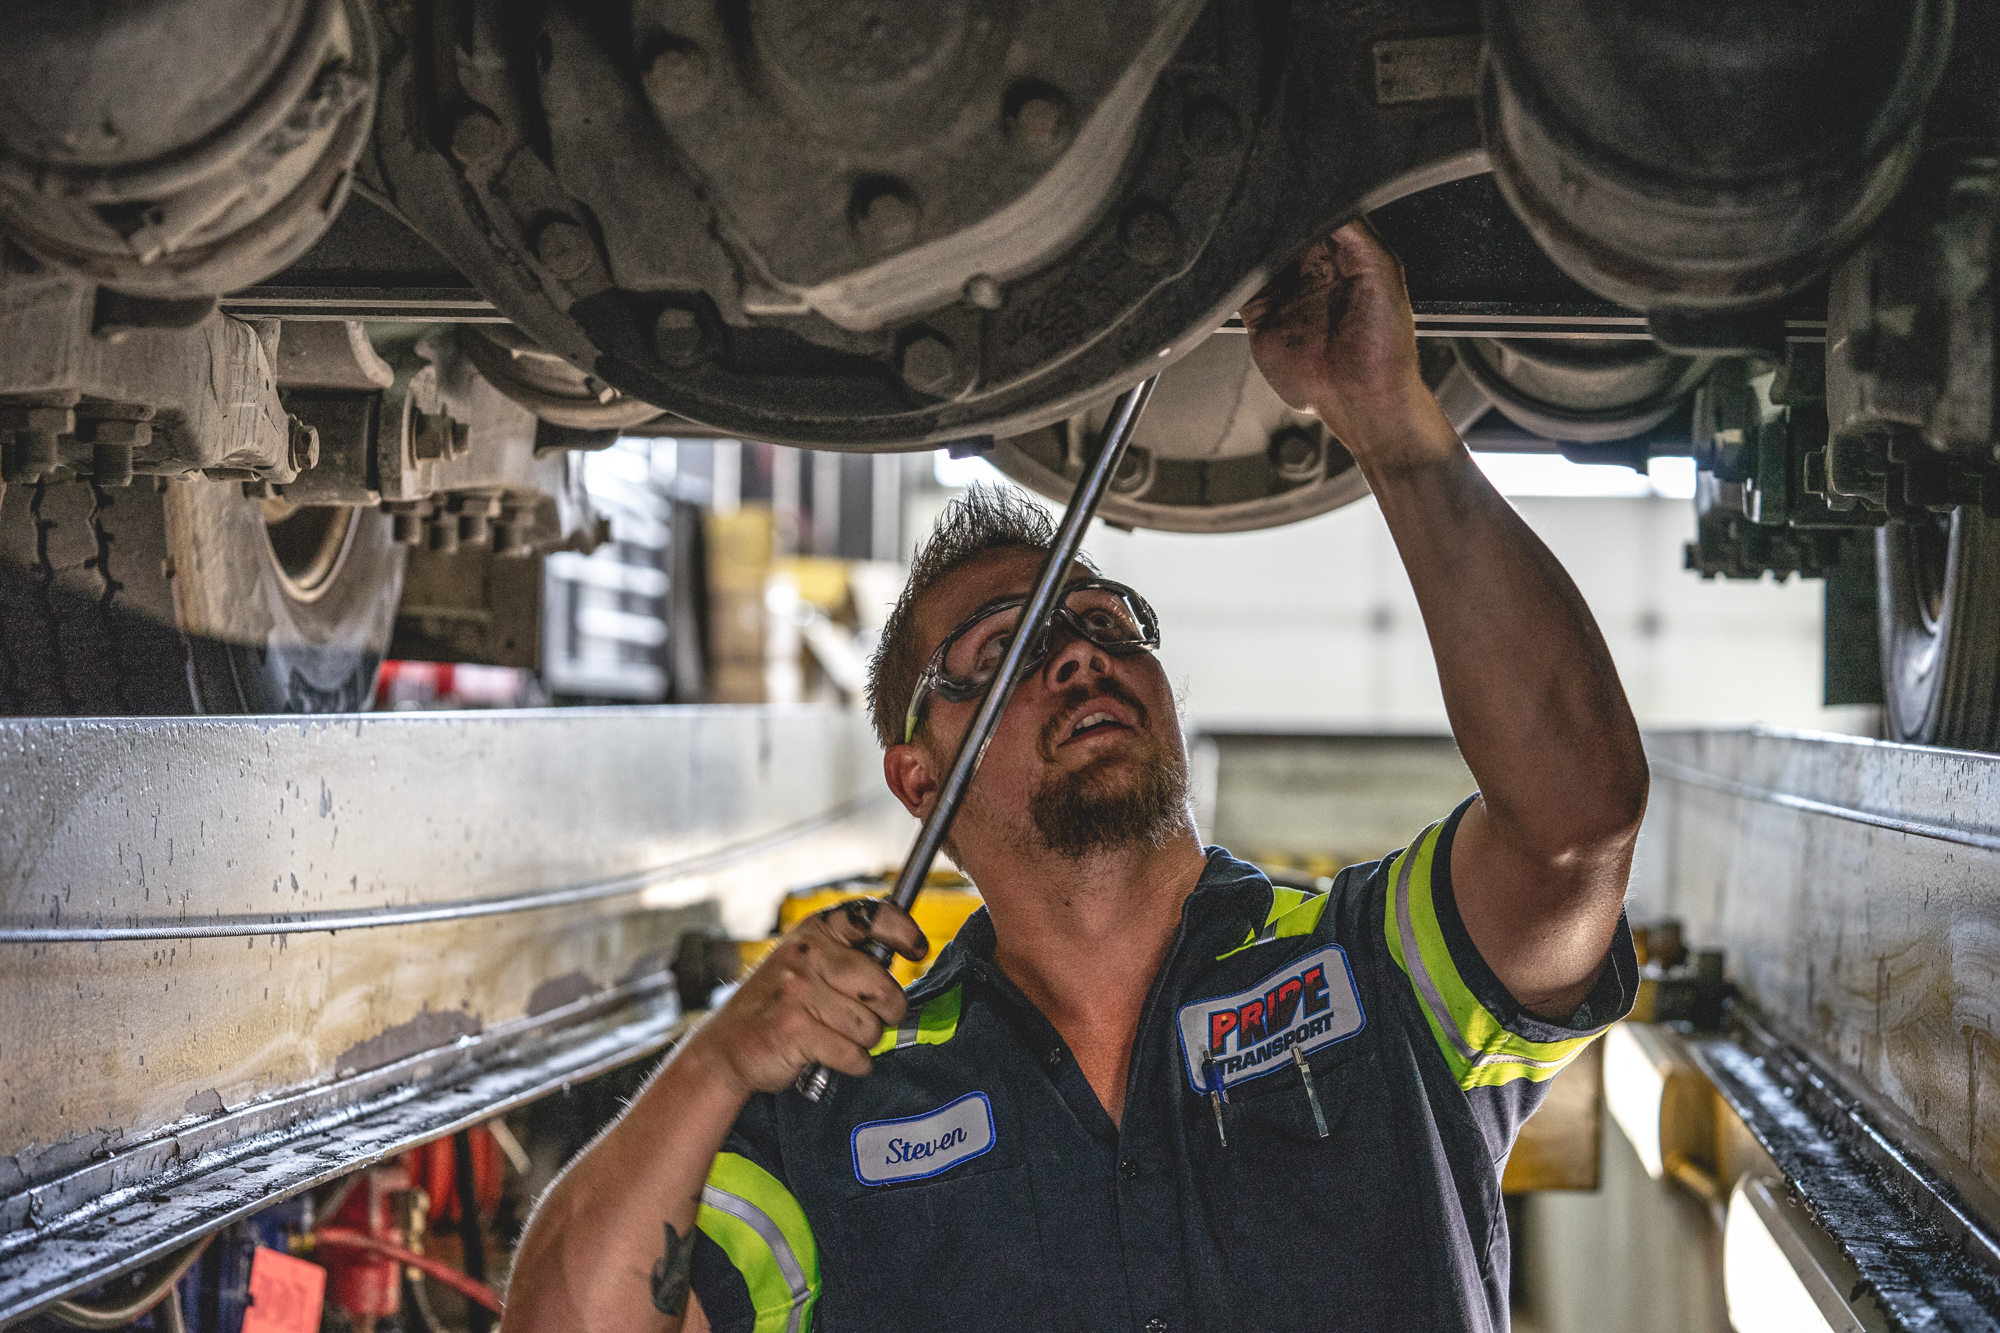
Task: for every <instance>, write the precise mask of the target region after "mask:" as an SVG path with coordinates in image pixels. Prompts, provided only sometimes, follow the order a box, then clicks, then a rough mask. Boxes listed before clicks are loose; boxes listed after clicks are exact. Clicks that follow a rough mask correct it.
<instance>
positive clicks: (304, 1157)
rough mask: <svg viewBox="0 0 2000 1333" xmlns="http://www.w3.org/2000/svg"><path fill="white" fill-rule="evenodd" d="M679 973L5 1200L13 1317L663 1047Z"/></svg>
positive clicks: (6, 1307) (3, 1238) (4, 1240)
mask: <svg viewBox="0 0 2000 1333" xmlns="http://www.w3.org/2000/svg"><path fill="white" fill-rule="evenodd" d="M678 1019H679V1006H678V1004H677V1003H676V1001H675V997H674V992H673V985H672V980H671V977H670V976H668V975H666V974H662V973H655V974H653V975H651V976H649V977H646V978H642V979H641V980H640V981H638V982H635V983H632V984H628V985H623V986H619V987H615V988H613V989H612V990H610V991H607V992H605V993H604V994H603V995H601V996H593V997H588V998H584V999H579V1000H575V1001H572V1002H571V1003H569V1004H567V1005H563V1006H561V1007H560V1008H558V1009H556V1010H554V1011H552V1012H550V1013H548V1014H544V1015H539V1016H537V1017H535V1018H531V1019H524V1020H521V1021H518V1022H516V1023H511V1024H507V1025H504V1026H502V1027H499V1028H495V1029H492V1030H489V1031H488V1032H486V1033H483V1034H481V1035H480V1036H478V1037H469V1038H466V1039H464V1040H461V1041H459V1042H456V1043H454V1044H453V1045H451V1046H450V1047H447V1048H444V1049H442V1050H434V1051H425V1052H421V1053H419V1054H417V1055H413V1056H409V1057H407V1058H405V1059H403V1060H399V1061H397V1062H395V1063H394V1064H391V1065H387V1066H384V1067H382V1068H380V1069H377V1070H372V1071H370V1072H368V1073H366V1074H361V1075H355V1076H350V1077H346V1078H342V1079H338V1080H335V1081H333V1082H332V1083H329V1084H327V1085H325V1086H323V1087H319V1088H315V1089H311V1090H308V1091H305V1092H301V1093H298V1094H295V1095H292V1096H289V1097H285V1098H280V1099H277V1100H274V1101H272V1102H269V1103H266V1104H262V1105H259V1106H256V1107H252V1108H247V1109H245V1110H243V1111H239V1112H235V1113H233V1114H230V1115H226V1116H222V1117H218V1118H217V1119H216V1120H214V1121H211V1122H208V1123H206V1124H197V1125H191V1126H189V1127H187V1128H185V1129H183V1130H181V1131H180V1132H177V1133H175V1134H172V1135H170V1136H166V1137H163V1138H161V1139H159V1140H156V1141H154V1142H152V1143H149V1144H146V1145H142V1146H140V1147H136V1148H133V1149H130V1150H125V1151H114V1152H111V1153H109V1154H108V1155H106V1156H105V1157H103V1158H102V1159H100V1160H97V1161H93V1162H91V1163H89V1164H88V1165H85V1166H82V1167H79V1168H77V1169H76V1170H74V1171H72V1172H69V1173H68V1174H66V1175H64V1176H62V1177H59V1178H57V1179H55V1180H52V1181H50V1182H48V1183H47V1184H45V1185H43V1186H41V1187H39V1188H37V1189H33V1190H29V1191H25V1192H24V1193H22V1194H20V1195H17V1196H15V1197H14V1198H11V1199H9V1200H7V1201H6V1203H5V1204H4V1205H0V1324H5V1323H7V1322H8V1321H10V1320H13V1319H17V1318H20V1317H21V1316H23V1315H26V1314H29V1313H31V1312H33V1311H34V1310H36V1309H38V1308H40V1307H42V1306H45V1305H47V1304H48V1303H49V1302H50V1301H54V1300H58V1299H60V1298H62V1297H63V1296H65V1295H69V1294H73V1293H76V1292H79V1291H83V1290H86V1289H88V1288H89V1287H91V1286H94V1285H95V1284H97V1283H99V1282H102V1281H103V1280H104V1279H105V1278H107V1277H111V1276H114V1275H116V1274H117V1273H120V1272H123V1271H125V1270H128V1269H131V1268H134V1267H137V1266H139V1265H141V1264H145V1263H149V1262H152V1261H154V1260H156V1259H158V1258H159V1257H161V1256H162V1255H165V1254H167V1253H169V1252H171V1251H172V1250H174V1249H175V1248H177V1247H179V1246H181V1245H184V1244H186V1243H187V1241H188V1240H189V1239H190V1238H194V1237H198V1236H200V1235H203V1234H205V1233H207V1232H209V1231H212V1230H214V1229H215V1228H217V1227H220V1226H224V1225H226V1224H227V1223H229V1222H231V1221H234V1220H236V1219H237V1218H240V1217H244V1216H246V1215H248V1214H250V1213H252V1212H255V1211H256V1210H257V1209H259V1208H262V1207H265V1206H267V1205H269V1204H270V1203H273V1202H276V1201H278V1200H280V1199H283V1198H285V1197H287V1196H289V1195H292V1194H296V1193H298V1192H299V1191H300V1190H304V1189H309V1188H311V1187H312V1186H314V1185H317V1184H320V1183H322V1182H324V1181H327V1180H330V1179H332V1178H333V1177H335V1176H338V1175H341V1174H344V1173H346V1172H349V1171H353V1170H356V1169H358V1168H359V1167H362V1166H365V1165H367V1164H369V1163H371V1162H375V1161H379V1160H380V1159H382V1158H383V1157H386V1156H388V1155H390V1154H391V1153H394V1152H397V1151H400V1150H401V1149H403V1148H406V1147H409V1146H410V1145H412V1144H415V1143H420V1142H423V1141H426V1140H429V1139H433V1138H437V1137H439V1136H440V1135H443V1134H448V1133H450V1132H452V1131H453V1130H456V1129H461V1128H464V1127H465V1126H466V1125H468V1124H472V1123H476V1122H477V1121H480V1120H484V1119H487V1118H488V1117H491V1116H493V1115H497V1114H499V1113H501V1112H503V1111H505V1110H507V1109H508V1108H510V1107H512V1106H517V1105H519V1104H521V1103H523V1102H527V1101H531V1100H533V1099H534V1098H536V1097H539V1096H542V1095H544V1094H546V1093H549V1092H553V1091H555V1090H556V1089H558V1088H560V1087H564V1086H567V1085H568V1084H570V1083H572V1082H578V1081H581V1080H583V1079H587V1078H591V1077H593V1076H595V1075H596V1074H599V1073H602V1072H604V1071H606V1070H608V1069H612V1068H615V1067H616V1066H618V1065H620V1064H623V1063H625V1062H627V1061H630V1060H634V1059H638V1058H640V1057H642V1056H645V1055H648V1054H651V1053H652V1052H654V1051H657V1050H659V1049H660V1048H661V1047H662V1046H663V1045H665V1044H666V1042H667V1041H668V1040H669V1038H670V1036H671V1035H672V1033H673V1030H674V1028H675V1025H676V1023H677V1021H678Z"/></svg>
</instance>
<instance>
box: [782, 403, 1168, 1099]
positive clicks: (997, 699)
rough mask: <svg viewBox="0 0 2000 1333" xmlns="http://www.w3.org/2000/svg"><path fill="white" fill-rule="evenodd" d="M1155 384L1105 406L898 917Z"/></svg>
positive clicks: (881, 955) (897, 896)
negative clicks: (1105, 415) (1093, 445)
mask: <svg viewBox="0 0 2000 1333" xmlns="http://www.w3.org/2000/svg"><path fill="white" fill-rule="evenodd" d="M1159 378H1160V377H1159V376H1158V375H1154V376H1152V377H1150V378H1148V379H1144V380H1141V381H1140V382H1139V383H1137V384H1135V385H1133V386H1132V387H1131V388H1129V389H1127V390H1126V391H1125V392H1124V393H1122V394H1120V395H1119V396H1118V398H1117V399H1116V400H1115V401H1114V402H1113V403H1112V404H1111V416H1110V418H1109V419H1108V420H1106V421H1105V423H1104V431H1103V433H1102V434H1101V435H1100V436H1099V437H1098V444H1097V453H1096V456H1095V457H1094V458H1092V459H1091V460H1090V461H1089V462H1088V463H1087V464H1086V465H1085V467H1084V470H1083V476H1082V477H1080V478H1079V479H1078V480H1077V483H1076V492H1075V494H1073V495H1071V496H1070V500H1069V507H1068V508H1067V509H1066V510H1064V512H1063V520H1062V526H1061V527H1059V528H1057V529H1056V540H1055V544H1054V545H1052V546H1050V547H1049V554H1048V558H1047V559H1046V560H1045V561H1043V562H1042V572H1041V573H1040V574H1038V575H1037V576H1036V578H1035V587H1034V591H1033V592H1031V593H1029V594H1028V604H1027V605H1026V606H1025V607H1023V608H1022V609H1021V624H1020V626H1019V627H1018V628H1017V629H1016V630H1015V631H1014V637H1013V639H1012V641H1010V642H1009V643H1008V645H1007V655H1006V656H1005V657H1003V658H1001V659H1000V669H999V670H998V671H996V672H994V673H993V679H992V681H991V682H990V683H988V685H987V686H986V693H985V694H984V695H982V696H981V698H980V700H979V711H978V712H977V713H975V714H973V717H972V725H971V726H970V727H969V728H967V729H966V733H965V739H964V740H962V741H960V742H959V745H958V755H957V757H956V758H954V759H953V760H952V762H951V771H950V772H949V773H948V774H947V775H946V776H945V780H944V786H943V787H942V788H940V789H939V791H938V799H937V804H935V805H933V806H932V807H931V812H930V813H929V814H928V815H926V816H924V822H923V827H922V828H920V829H918V830H917V840H916V843H915V844H914V845H913V846H912V847H911V848H910V854H909V856H908V857H907V858H906V859H905V860H904V862H903V869H902V872H901V873H900V874H898V875H897V876H896V888H895V891H894V892H892V893H891V894H890V895H889V901H890V902H892V903H894V904H895V905H896V906H897V907H898V908H900V909H901V910H902V911H904V912H907V911H909V910H910V908H911V906H912V905H914V904H915V903H916V901H917V894H918V893H920V892H921V891H922V890H923V887H924V880H925V879H926V878H927V877H928V876H929V875H930V873H931V863H932V862H934V861H936V860H937V854H938V849H939V848H941V847H943V846H944V840H945V837H946V835H947V834H949V833H950V832H951V821H952V819H953V817H954V816H956V815H957V814H958V807H959V806H960V805H962V804H964V802H965V793H966V791H967V790H968V789H969V788H970V787H971V786H972V778H973V775H974V774H976V773H978V772H979V763H980V761H981V760H982V759H984V758H985V757H986V747H987V746H988V745H990V744H991V743H992V741H993V733H994V732H995V731H997V730H998V729H999V727H1000V715H1001V714H1002V713H1004V712H1006V711H1007V701H1008V700H1009V699H1011V698H1013V696H1014V686H1015V685H1016V683H1017V679H1016V678H1017V677H1018V676H1019V675H1020V674H1021V663H1022V662H1023V661H1024V660H1025V659H1026V657H1027V655H1028V649H1029V648H1030V647H1031V646H1032V645H1033V644H1035V643H1036V642H1038V641H1039V640H1040V639H1041V637H1042V635H1043V633H1045V632H1046V631H1047V629H1048V627H1049V622H1050V621H1051V620H1052V619H1054V617H1055V611H1056V601H1057V597H1056V594H1057V593H1058V592H1060V591H1061V589H1062V585H1063V581H1064V579H1065V578H1066V577H1067V575H1068V573H1069V567H1070V564H1071V562H1072V561H1074V560H1075V559H1076V553H1077V551H1078V550H1079V549H1080V548H1081V547H1082V546H1083V533H1084V529H1085V528H1088V527H1089V526H1090V520H1091V519H1092V517H1094V516H1095V515H1096V513H1097V505H1098V502H1099V501H1100V500H1102V499H1103V498H1104V492H1105V490H1106V489H1107V488H1108V487H1109V486H1110V484H1111V478H1112V476H1113V475H1115V474H1116V473H1117V471H1118V464H1119V461H1120V460H1121V459H1123V458H1124V457H1125V447H1126V446H1127V445H1128V444H1130V443H1131V442H1132V430H1133V428H1134V427H1135V426H1137V425H1138V424H1139V416H1140V414H1141V413H1143V412H1144V411H1145V410H1146V402H1147V400H1148V399H1150V398H1151V397H1152V396H1153V386H1154V385H1155V384H1157V383H1158V382H1159ZM859 947H861V948H862V949H863V950H864V951H865V952H866V953H867V954H868V955H869V956H870V957H871V958H873V959H875V961H876V962H878V963H881V964H883V965H884V966H886V965H887V964H888V961H889V957H890V954H891V952H892V951H891V950H890V948H889V946H888V945H886V944H883V943H882V942H881V941H879V940H868V941H866V942H865V943H864V944H862V945H861V946H859ZM792 1086H793V1087H794V1088H796V1089H797V1090H798V1092H799V1094H800V1095H801V1096H803V1097H804V1098H805V1099H806V1100H807V1101H810V1102H816V1101H819V1100H820V1099H821V1098H823V1097H825V1096H826V1093H827V1089H828V1088H830V1087H832V1086H833V1071H832V1070H830V1069H828V1068H826V1066H824V1065H807V1066H806V1067H805V1068H804V1069H803V1070H801V1071H800V1072H799V1076H798V1079H797V1080H796V1081H795V1082H794V1083H793V1084H792Z"/></svg>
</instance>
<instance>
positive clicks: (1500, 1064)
mask: <svg viewBox="0 0 2000 1333" xmlns="http://www.w3.org/2000/svg"><path fill="white" fill-rule="evenodd" d="M1476 799H1477V797H1473V798H1469V799H1468V800H1467V801H1466V802H1465V804H1463V805H1461V806H1459V807H1458V809H1457V810H1455V811H1453V812H1452V814H1451V816H1450V817H1449V818H1448V819H1445V820H1444V821H1443V822H1441V823H1438V824H1433V825H1432V826H1431V827H1430V828H1428V829H1426V830H1424V832H1423V834H1422V835H1421V836H1420V837H1418V838H1417V840H1416V841H1415V842H1413V843H1411V844H1410V846H1409V847H1408V848H1406V849H1405V850H1404V851H1403V852H1401V853H1400V854H1399V855H1397V856H1396V857H1394V858H1393V859H1392V860H1391V861H1390V863H1389V865H1388V867H1387V874H1386V876H1385V879H1386V881H1387V891H1388V897H1389V901H1388V903H1387V909H1388V910H1387V911H1386V913H1385V918H1386V920H1385V923H1384V928H1385V931H1386V933H1387V935H1388V945H1389V953H1390V956H1391V957H1392V958H1394V959H1395V961H1396V964H1397V966H1398V967H1400V968H1402V970H1403V972H1404V974H1405V975H1406V976H1408V978H1409V981H1410V988H1411V990H1412V991H1414V992H1415V994H1416V998H1417V1002H1418V1004H1419V1005H1420V1006H1421V1007H1422V1009H1423V1013H1424V1019H1425V1022H1426V1023H1427V1024H1428V1026H1429V1027H1430V1031H1431V1036H1432V1038H1433V1039H1434V1040H1435V1041H1436V1043H1437V1048H1438V1050H1439V1052H1440V1053H1441V1054H1443V1056H1444V1059H1445V1063H1446V1064H1447V1065H1449V1066H1450V1068H1451V1072H1452V1076H1453V1077H1454V1078H1455V1079H1456V1080H1457V1081H1458V1086H1459V1087H1460V1088H1462V1089H1464V1090H1465V1091H1467V1092H1471V1091H1472V1090H1474V1089H1476V1088H1502V1087H1507V1086H1509V1085H1513V1084H1517V1083H1526V1084H1529V1085H1538V1084H1545V1083H1546V1082H1547V1081H1548V1080H1549V1079H1552V1078H1554V1077H1555V1076H1556V1075H1557V1074H1558V1073H1560V1072H1561V1071H1562V1069H1563V1067H1564V1066H1566V1065H1567V1064H1569V1062H1570V1061H1571V1060H1574V1059H1575V1058H1576V1056H1577V1054H1578V1052H1580V1051H1582V1050H1583V1048H1584V1047H1585V1046H1587V1045H1589V1044H1590V1042H1591V1041H1592V1040H1593V1039H1594V1038H1596V1037H1597V1036H1598V1035H1600V1034H1601V1033H1602V1032H1603V1031H1604V1029H1605V1028H1607V1027H1609V1026H1610V1025H1611V1024H1612V1023H1614V1022H1616V1021H1617V1020H1618V1019H1620V1018H1623V1017H1624V1016H1625V1015H1626V1014H1627V1013H1628V1012H1630V1010H1631V1008H1632V1003H1633V1001H1634V999H1635V998H1636V997H1637V994H1638V978H1639V961H1638V957H1637V955H1636V954H1635V953H1634V952H1633V948H1632V932H1631V930H1630V929H1629V928H1628V927H1627V926H1626V924H1625V921H1624V918H1623V917H1622V916H1621V917H1620V918H1619V922H1618V928H1617V931H1616V932H1615V934H1614V935H1613V937H1612V942H1611V953H1610V957H1609V958H1608V959H1607V960H1606V963H1605V966H1604V968H1603V970H1602V971H1601V972H1600V973H1599V974H1598V979H1597V985H1596V986H1595V987H1594V988H1593V989H1592V991H1591V993H1590V995H1589V996H1588V997H1587V998H1586V999H1585V1000H1584V1002H1583V1003H1582V1004H1581V1005H1579V1006H1578V1007H1577V1010H1576V1011H1575V1013H1573V1014H1572V1015H1571V1016H1570V1021H1569V1022H1567V1023H1552V1022H1549V1021H1548V1020H1546V1019H1542V1018H1537V1017H1536V1016H1535V1015H1533V1014H1531V1013H1529V1012H1528V1011H1527V1010H1525V1009H1523V1008H1522V1007H1521V1006H1520V1005H1519V1004H1518V1003H1517V1002H1516V1001H1515V1000H1514V997H1513V996H1512V995H1510V994H1508V992H1507V989H1506V987H1504V986H1502V985H1501V984H1500V979H1499V978H1498V977H1497V976H1495V975H1494V973H1493V969H1492V968H1491V967H1489V966H1488V965H1487V963H1486V960H1485V959H1484V958H1482V957H1481V956H1480V954H1479V950H1478V949H1477V948H1476V947H1475V946H1474V945H1473V943H1472V937H1471V936H1470V935H1469V934H1468V933H1467V932H1466V929H1465V924H1464V922H1463V921H1462V920H1461V919H1460V917H1459V914H1458V904H1457V902H1456V900H1455V899H1454V898H1453V896H1452V887H1451V842H1452V835H1453V834H1454V833H1455V832H1456V831H1457V828H1458V823H1459V820H1460V819H1461V818H1462V817H1463V816H1464V814H1465V811H1466V810H1467V809H1468V808H1469V807H1470V805H1471V803H1472V800H1476ZM1535 1090H1536V1091H1537V1092H1539V1091H1540V1089H1535ZM1521 1091H1527V1089H1521ZM1539 1100H1540V1099H1539V1097H1535V1098H1534V1101H1536V1102H1539Z"/></svg>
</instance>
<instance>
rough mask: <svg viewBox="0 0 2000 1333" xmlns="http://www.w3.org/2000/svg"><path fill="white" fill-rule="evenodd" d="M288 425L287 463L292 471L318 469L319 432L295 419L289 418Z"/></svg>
mask: <svg viewBox="0 0 2000 1333" xmlns="http://www.w3.org/2000/svg"><path fill="white" fill-rule="evenodd" d="M288 424H289V425H290V427H291V439H290V440H289V441H288V443H289V445H290V448H289V450H288V454H289V458H288V461H289V462H290V463H291V465H292V471H294V472H304V471H305V470H306V469H308V468H314V467H318V466H319V431H318V430H316V429H314V428H313V427H311V426H308V425H307V424H306V423H305V422H303V421H300V420H299V419H298V418H297V417H292V418H290V419H289V422H288Z"/></svg>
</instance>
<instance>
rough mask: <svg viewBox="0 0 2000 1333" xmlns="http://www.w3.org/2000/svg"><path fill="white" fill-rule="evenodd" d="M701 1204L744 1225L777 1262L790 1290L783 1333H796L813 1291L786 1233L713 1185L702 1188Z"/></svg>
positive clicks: (754, 1207)
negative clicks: (789, 1300) (789, 1308)
mask: <svg viewBox="0 0 2000 1333" xmlns="http://www.w3.org/2000/svg"><path fill="white" fill-rule="evenodd" d="M701 1201H702V1202H703V1203H705V1204H707V1205H708V1206H709V1207H711V1208H713V1209H715V1211H717V1212H718V1213H728V1214H729V1215H730V1216H731V1217H733V1218H735V1219H736V1220H738V1221H739V1222H742V1223H744V1224H745V1225H747V1226H748V1227H749V1228H750V1229H751V1230H752V1231H754V1232H756V1233H757V1235H758V1237H759V1238H760V1239H761V1240H763V1242H764V1244H765V1245H766V1246H768V1247H769V1248H770V1251H771V1258H773V1259H774V1260H776V1261H777V1264H778V1271H779V1272H780V1273H783V1274H784V1275H785V1284H786V1285H787V1286H789V1287H790V1288H791V1289H792V1312H791V1314H790V1315H789V1316H787V1317H786V1319H785V1333H799V1330H800V1327H801V1325H802V1323H803V1321H804V1319H805V1312H806V1302H808V1301H810V1300H811V1299H812V1287H811V1285H810V1284H808V1283H807V1282H806V1272H805V1269H803V1268H801V1267H799V1258H798V1256H797V1255H795V1254H793V1253H792V1243H791V1242H790V1241H788V1240H786V1239H785V1233H784V1232H783V1231H781V1230H780V1229H779V1228H778V1224H777V1223H776V1222H773V1221H772V1220H771V1218H770V1216H769V1214H767V1213H765V1211H764V1210H763V1209H762V1208H759V1207H758V1206H757V1205H756V1204H754V1203H751V1202H750V1201H749V1200H748V1199H742V1198H738V1197H737V1196H736V1195H734V1194H731V1193H729V1192H728V1191H726V1190H719V1189H717V1188H716V1187H715V1186H713V1185H704V1186H702V1187H701Z"/></svg>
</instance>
